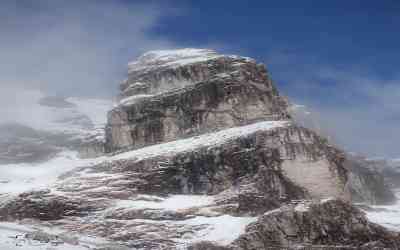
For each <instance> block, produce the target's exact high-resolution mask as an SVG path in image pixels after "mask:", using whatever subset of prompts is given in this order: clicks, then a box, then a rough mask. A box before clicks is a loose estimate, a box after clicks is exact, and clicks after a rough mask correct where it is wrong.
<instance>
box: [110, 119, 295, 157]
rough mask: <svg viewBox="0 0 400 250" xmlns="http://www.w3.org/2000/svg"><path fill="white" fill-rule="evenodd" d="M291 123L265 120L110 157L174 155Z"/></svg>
mask: <svg viewBox="0 0 400 250" xmlns="http://www.w3.org/2000/svg"><path fill="white" fill-rule="evenodd" d="M288 125H290V121H264V122H257V123H253V124H250V125H246V126H241V127H234V128H230V129H225V130H222V131H219V132H215V133H208V134H203V135H199V136H194V137H191V138H188V139H181V140H177V141H172V142H167V143H162V144H157V145H154V146H148V147H145V148H141V149H138V150H134V151H129V152H125V153H121V154H117V155H115V156H112V157H110V158H109V160H123V159H137V160H142V159H147V158H151V157H155V156H158V155H170V154H171V155H172V154H176V153H179V152H186V151H191V150H195V149H196V148H199V147H211V146H216V145H220V144H222V143H224V142H227V141H230V140H234V139H236V138H240V137H244V136H247V135H249V134H252V133H254V132H257V131H268V130H271V129H274V128H278V127H285V126H288Z"/></svg>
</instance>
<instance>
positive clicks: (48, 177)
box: [0, 151, 104, 194]
mask: <svg viewBox="0 0 400 250" xmlns="http://www.w3.org/2000/svg"><path fill="white" fill-rule="evenodd" d="M101 160H104V158H97V159H80V158H79V157H78V153H77V152H73V151H64V152H61V153H59V154H58V155H57V156H56V157H54V158H53V159H51V160H49V161H46V162H41V163H37V164H29V163H22V164H6V165H0V173H1V179H0V180H1V181H0V194H18V193H21V192H26V191H30V190H36V189H42V188H47V187H49V186H51V185H52V184H53V183H55V182H56V181H57V178H58V176H60V175H61V174H63V173H65V172H68V171H70V170H72V169H74V168H77V167H82V166H88V165H91V164H95V163H99V162H100V161H101Z"/></svg>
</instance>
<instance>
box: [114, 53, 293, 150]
mask: <svg viewBox="0 0 400 250" xmlns="http://www.w3.org/2000/svg"><path fill="white" fill-rule="evenodd" d="M163 53H165V52H158V53H156V52H153V53H148V54H145V55H144V56H142V57H141V58H139V60H138V61H137V62H134V63H132V64H131V68H130V73H129V78H128V80H127V81H126V82H125V83H123V84H122V85H121V89H122V94H121V98H122V99H121V101H120V105H119V106H118V107H116V108H114V109H113V110H112V111H111V112H110V113H109V116H108V126H107V130H106V131H107V148H108V150H109V151H115V150H119V149H132V148H140V147H144V146H148V145H152V144H156V143H160V142H165V141H171V140H176V139H178V138H183V137H188V136H194V135H197V134H202V133H206V132H211V131H218V130H221V129H224V128H229V127H235V126H240V125H246V124H249V123H252V122H255V121H260V120H279V119H287V118H288V115H287V113H286V106H285V102H284V100H283V99H282V98H281V97H280V96H279V95H278V93H277V91H276V89H275V88H274V87H273V85H272V82H271V80H270V78H269V76H268V74H267V71H266V70H265V68H264V67H263V66H262V65H259V64H256V62H255V61H253V60H251V59H248V58H242V57H237V56H222V55H218V54H216V53H214V52H212V53H211V52H209V51H203V50H183V52H180V53H183V54H184V55H185V54H187V56H182V55H180V54H179V53H178V55H177V57H178V58H179V59H177V58H176V57H175V56H173V55H172V56H170V57H168V58H169V60H167V61H166V60H164V57H163V56H162V55H163ZM160 54H161V55H160ZM209 54H211V55H212V56H210V55H209ZM187 57H188V58H187ZM171 58H172V59H171Z"/></svg>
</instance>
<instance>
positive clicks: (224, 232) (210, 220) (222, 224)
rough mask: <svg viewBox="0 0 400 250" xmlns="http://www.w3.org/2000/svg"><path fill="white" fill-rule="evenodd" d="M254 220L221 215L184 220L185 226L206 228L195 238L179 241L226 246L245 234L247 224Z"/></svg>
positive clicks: (252, 218)
mask: <svg viewBox="0 0 400 250" xmlns="http://www.w3.org/2000/svg"><path fill="white" fill-rule="evenodd" d="M256 220H257V218H256V217H233V216H230V215H222V216H218V217H202V216H198V217H196V218H193V219H189V220H186V221H185V222H184V223H185V225H191V226H198V225H208V226H207V227H206V228H204V229H202V230H200V231H198V232H196V235H195V237H193V238H190V239H184V238H183V239H181V241H182V242H183V243H186V244H187V243H193V242H199V241H214V242H218V243H219V244H222V245H228V244H230V243H231V242H233V241H234V240H235V239H236V238H238V237H239V236H240V235H241V234H243V233H244V232H245V229H246V226H247V225H248V224H250V223H252V222H255V221H256ZM178 224H179V223H178Z"/></svg>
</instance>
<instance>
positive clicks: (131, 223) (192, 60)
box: [0, 49, 400, 250]
mask: <svg viewBox="0 0 400 250" xmlns="http://www.w3.org/2000/svg"><path fill="white" fill-rule="evenodd" d="M46 101H47V104H48V102H50V104H52V102H51V101H52V100H46ZM289 106H290V104H289V102H288V101H287V100H286V98H284V97H282V96H281V95H280V94H279V92H278V90H277V89H276V88H275V86H274V84H273V82H272V80H271V78H270V76H269V74H268V72H267V71H266V69H265V67H264V66H263V65H262V64H258V63H257V62H255V61H254V60H253V59H250V58H245V57H239V56H229V55H220V54H218V53H216V52H214V51H211V50H201V49H183V50H173V51H155V52H148V53H146V54H144V55H143V56H142V57H140V58H139V59H138V60H137V61H135V62H132V63H130V64H129V72H128V79H127V80H126V81H124V82H123V83H122V84H121V94H120V97H119V103H118V104H117V105H116V106H115V107H114V108H113V109H112V110H111V111H110V112H109V114H108V123H107V126H106V128H105V143H104V144H101V145H100V144H99V143H98V142H97V141H96V142H95V143H92V142H90V143H88V144H87V145H85V147H81V149H80V150H81V151H82V152H84V153H83V155H85V156H86V157H89V156H93V155H97V154H98V153H99V152H102V151H105V152H106V153H107V154H105V155H103V156H101V157H98V158H93V159H86V160H85V162H84V163H85V164H82V162H80V163H79V164H77V166H76V167H75V168H73V169H72V170H70V171H65V172H64V173H63V174H62V175H60V176H59V177H58V178H57V180H56V181H55V182H54V183H52V184H51V185H49V186H48V187H47V188H41V189H39V190H33V191H29V192H23V193H17V194H3V195H2V196H0V198H1V200H0V201H1V203H0V220H1V221H3V222H7V223H10V222H12V223H20V224H23V225H25V226H35V227H36V229H35V230H28V231H29V232H25V233H24V234H22V235H23V236H21V237H22V239H20V238H18V237H17V236H16V237H15V239H13V242H16V244H24V243H21V242H27V241H29V242H31V241H33V242H35V241H37V242H41V243H42V244H44V245H45V246H46V244H48V245H53V246H52V247H54V248H55V249H62V247H66V249H81V248H82V249H84V248H86V249H87V248H90V249H103V250H105V249H248V250H250V249H252V250H253V249H254V250H255V249H271V248H270V247H275V248H276V249H282V248H285V247H291V248H296V247H297V248H296V249H298V248H300V249H301V247H312V246H313V247H317V248H323V247H327V248H328V247H331V248H332V247H336V248H338V249H382V248H387V249H396V248H397V245H399V246H400V238H399V235H398V234H397V233H394V232H390V231H389V230H387V229H385V228H383V227H381V226H378V225H376V224H373V223H371V222H369V221H368V220H367V219H366V217H365V215H364V213H363V212H361V211H360V210H359V209H357V208H355V207H353V206H352V205H351V201H356V202H364V203H369V204H378V203H380V204H382V203H390V202H392V201H393V200H394V196H393V193H392V192H391V191H390V190H389V189H388V187H387V186H386V185H385V182H384V180H383V179H382V178H381V175H380V174H379V173H377V172H375V171H373V170H371V169H369V168H364V167H363V166H364V161H362V160H357V161H356V160H355V159H353V158H352V157H350V156H349V155H347V154H346V153H345V152H343V151H342V150H340V149H338V148H337V147H335V146H334V145H332V144H330V143H329V141H328V140H326V139H325V138H323V137H321V136H320V135H318V134H317V133H316V132H314V131H312V130H309V129H307V128H304V127H302V126H300V125H298V124H297V123H296V122H295V121H294V120H293V119H292V118H291V114H290V112H288V107H289ZM85 152H86V153H85ZM0 231H1V224H0ZM83 236H90V239H91V240H88V239H87V238H84V237H83ZM0 246H1V245H0ZM32 249H33V248H32Z"/></svg>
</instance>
